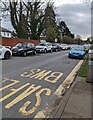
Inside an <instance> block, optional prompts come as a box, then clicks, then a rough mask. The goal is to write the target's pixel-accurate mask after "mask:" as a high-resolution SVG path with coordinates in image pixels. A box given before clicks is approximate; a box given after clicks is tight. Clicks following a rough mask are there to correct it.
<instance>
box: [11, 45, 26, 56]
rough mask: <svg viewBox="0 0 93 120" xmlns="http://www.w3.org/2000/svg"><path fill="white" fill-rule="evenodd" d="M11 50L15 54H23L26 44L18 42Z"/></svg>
mask: <svg viewBox="0 0 93 120" xmlns="http://www.w3.org/2000/svg"><path fill="white" fill-rule="evenodd" d="M11 50H12V54H13V55H22V54H23V51H24V46H23V44H22V43H18V44H17V45H16V46H14V47H13V48H12V49H11Z"/></svg>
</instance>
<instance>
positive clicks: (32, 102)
mask: <svg viewBox="0 0 93 120" xmlns="http://www.w3.org/2000/svg"><path fill="white" fill-rule="evenodd" d="M78 62H79V60H75V59H69V58H68V51H61V52H53V53H47V54H37V55H36V56H33V55H31V56H27V57H17V56H14V57H12V58H11V59H10V60H3V62H2V72H3V74H2V77H3V80H2V88H0V92H2V98H0V103H2V117H3V118H34V117H35V115H36V114H37V113H38V112H39V111H42V110H43V109H44V108H46V107H47V105H48V106H50V105H51V104H52V103H53V96H54V92H55V91H56V89H57V88H58V87H59V86H60V84H62V82H63V81H64V80H65V78H66V77H67V76H68V75H69V73H70V72H71V71H72V69H73V68H74V67H75V66H76V65H77V64H78Z"/></svg>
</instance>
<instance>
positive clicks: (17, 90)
mask: <svg viewBox="0 0 93 120" xmlns="http://www.w3.org/2000/svg"><path fill="white" fill-rule="evenodd" d="M28 85H30V83H26V84H25V85H23V86H21V87H20V88H17V89H11V91H12V92H11V93H9V94H7V95H6V96H4V97H2V98H0V102H2V101H4V100H6V99H8V98H10V97H11V96H13V95H14V94H16V93H17V92H19V91H20V90H22V89H23V88H25V87H27V86H28Z"/></svg>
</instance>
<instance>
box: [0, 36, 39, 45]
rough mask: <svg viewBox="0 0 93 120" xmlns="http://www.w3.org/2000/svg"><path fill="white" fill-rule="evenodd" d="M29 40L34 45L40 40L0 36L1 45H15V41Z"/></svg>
mask: <svg viewBox="0 0 93 120" xmlns="http://www.w3.org/2000/svg"><path fill="white" fill-rule="evenodd" d="M23 42H30V43H34V44H35V45H37V44H39V43H40V40H27V39H19V38H4V37H3V38H0V44H1V45H3V46H11V47H12V46H15V45H16V44H17V43H23Z"/></svg>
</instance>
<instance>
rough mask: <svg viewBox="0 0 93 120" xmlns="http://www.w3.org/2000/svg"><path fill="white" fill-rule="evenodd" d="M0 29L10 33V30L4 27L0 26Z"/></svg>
mask: <svg viewBox="0 0 93 120" xmlns="http://www.w3.org/2000/svg"><path fill="white" fill-rule="evenodd" d="M0 31H2V32H10V33H11V31H10V30H8V29H6V28H3V27H1V28H0Z"/></svg>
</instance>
